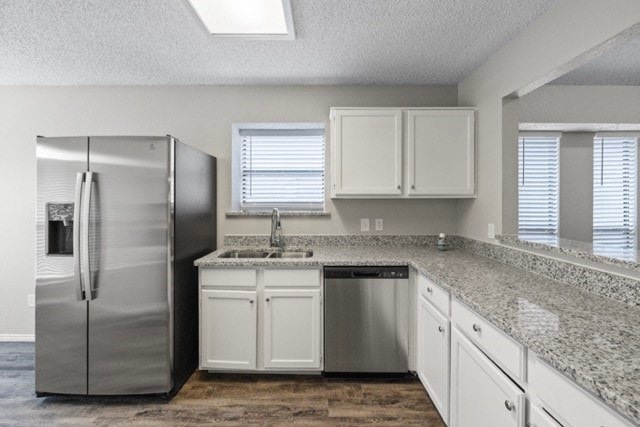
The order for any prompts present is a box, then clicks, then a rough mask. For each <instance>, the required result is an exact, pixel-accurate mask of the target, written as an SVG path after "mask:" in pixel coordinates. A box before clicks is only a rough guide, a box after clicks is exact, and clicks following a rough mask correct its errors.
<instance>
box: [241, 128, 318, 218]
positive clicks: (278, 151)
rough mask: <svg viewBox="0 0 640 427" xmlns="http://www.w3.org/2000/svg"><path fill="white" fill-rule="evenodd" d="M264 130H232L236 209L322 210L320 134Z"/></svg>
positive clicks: (302, 130)
mask: <svg viewBox="0 0 640 427" xmlns="http://www.w3.org/2000/svg"><path fill="white" fill-rule="evenodd" d="M254 126H255V125H254ZM263 126H264V125H263ZM267 126H269V127H268V128H265V127H263V128H255V127H252V128H248V129H247V128H239V129H238V130H237V132H238V133H237V141H236V142H237V145H238V147H236V149H235V150H234V153H235V155H236V157H237V159H236V165H237V169H238V172H237V174H236V178H235V180H236V181H237V182H236V183H235V184H236V185H235V186H234V187H235V191H236V192H237V201H238V202H237V203H236V207H237V208H239V209H240V210H242V211H264V210H270V209H272V208H274V207H277V208H279V209H282V210H285V211H287V210H289V211H291V210H295V211H322V210H324V200H325V189H324V183H325V179H324V170H325V156H324V154H325V141H324V129H323V128H317V127H316V128H309V127H305V128H294V127H293V125H291V126H286V125H281V126H286V127H283V128H276V126H278V125H267ZM321 126H323V125H321Z"/></svg>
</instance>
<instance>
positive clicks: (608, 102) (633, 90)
mask: <svg viewBox="0 0 640 427" xmlns="http://www.w3.org/2000/svg"><path fill="white" fill-rule="evenodd" d="M520 101H521V105H520V122H522V123H640V114H639V112H640V86H581V85H574V86H562V85H547V86H542V87H541V88H539V89H536V90H535V91H533V92H531V93H529V94H527V95H525V96H523V97H522V98H521V100H520Z"/></svg>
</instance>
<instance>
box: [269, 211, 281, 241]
mask: <svg viewBox="0 0 640 427" xmlns="http://www.w3.org/2000/svg"><path fill="white" fill-rule="evenodd" d="M281 228H282V223H280V210H279V209H278V208H273V211H272V212H271V242H270V243H271V247H272V248H275V247H277V246H280V236H278V230H280V229H281Z"/></svg>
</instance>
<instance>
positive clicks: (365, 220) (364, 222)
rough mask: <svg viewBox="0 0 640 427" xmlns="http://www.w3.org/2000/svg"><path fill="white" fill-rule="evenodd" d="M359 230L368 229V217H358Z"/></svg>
mask: <svg viewBox="0 0 640 427" xmlns="http://www.w3.org/2000/svg"><path fill="white" fill-rule="evenodd" d="M360 231H369V218H360Z"/></svg>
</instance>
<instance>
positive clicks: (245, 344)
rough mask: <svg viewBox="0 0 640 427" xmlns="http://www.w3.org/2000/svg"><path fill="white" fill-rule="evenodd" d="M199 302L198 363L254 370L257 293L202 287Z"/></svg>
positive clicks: (222, 367)
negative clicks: (199, 358) (205, 288)
mask: <svg viewBox="0 0 640 427" xmlns="http://www.w3.org/2000/svg"><path fill="white" fill-rule="evenodd" d="M201 304H202V307H201V316H202V318H201V325H202V330H201V331H200V334H201V339H200V357H201V360H200V366H201V367H202V368H209V369H239V370H248V369H255V368H256V357H257V349H256V346H257V335H256V332H257V324H256V322H257V309H256V292H255V291H214V290H203V291H202V301H201Z"/></svg>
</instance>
